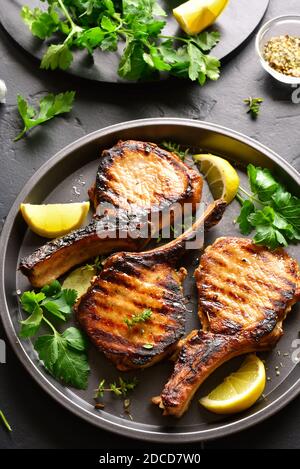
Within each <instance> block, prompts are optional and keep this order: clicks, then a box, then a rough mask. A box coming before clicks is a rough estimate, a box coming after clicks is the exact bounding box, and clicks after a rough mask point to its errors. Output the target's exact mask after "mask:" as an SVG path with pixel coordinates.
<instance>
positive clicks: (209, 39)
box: [193, 31, 221, 52]
mask: <svg viewBox="0 0 300 469" xmlns="http://www.w3.org/2000/svg"><path fill="white" fill-rule="evenodd" d="M220 37H221V34H220V33H219V31H210V32H208V31H203V32H202V33H200V34H198V35H196V36H193V42H194V43H195V44H197V46H198V47H200V49H201V50H202V51H204V52H209V51H211V50H212V49H213V48H214V47H215V46H216V45H217V44H218V42H219V41H220Z"/></svg>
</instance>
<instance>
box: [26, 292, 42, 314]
mask: <svg viewBox="0 0 300 469" xmlns="http://www.w3.org/2000/svg"><path fill="white" fill-rule="evenodd" d="M45 298H46V296H45V294H44V293H43V292H42V291H41V292H39V293H35V292H34V291H26V292H24V293H23V294H22V296H21V298H20V300H21V306H22V308H23V309H24V310H25V311H26V312H27V313H33V311H34V310H35V308H36V306H39V304H40V303H41V302H42V301H43V300H44V299H45Z"/></svg>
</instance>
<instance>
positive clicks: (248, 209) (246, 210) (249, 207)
mask: <svg viewBox="0 0 300 469" xmlns="http://www.w3.org/2000/svg"><path fill="white" fill-rule="evenodd" d="M254 211H255V207H254V204H253V203H252V202H251V201H250V200H245V201H244V202H243V206H242V209H241V213H240V215H239V217H238V218H237V223H238V224H239V226H240V231H241V233H242V234H244V235H248V234H250V233H251V231H252V230H253V226H252V225H251V223H250V222H249V220H248V216H249V215H250V214H251V213H253V212H254Z"/></svg>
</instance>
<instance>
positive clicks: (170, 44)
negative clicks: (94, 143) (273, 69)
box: [22, 0, 220, 85]
mask: <svg viewBox="0 0 300 469" xmlns="http://www.w3.org/2000/svg"><path fill="white" fill-rule="evenodd" d="M47 3H48V5H49V8H48V10H47V12H43V11H42V10H40V9H39V8H36V9H33V10H30V9H29V8H28V7H23V9H22V18H23V20H24V22H25V23H26V24H27V25H28V27H29V29H30V30H31V32H32V34H34V35H36V36H38V37H39V38H41V39H42V40H43V39H45V38H48V37H53V38H56V36H54V34H55V35H57V34H60V35H61V36H62V41H61V43H60V44H56V43H55V44H50V46H49V48H48V49H47V51H46V54H45V55H44V57H43V59H42V62H41V67H42V68H45V69H49V68H50V69H51V70H54V69H56V68H61V69H63V70H66V69H67V68H68V67H69V66H70V65H71V63H72V60H73V55H72V49H73V48H74V47H78V48H80V49H83V48H84V49H86V50H87V51H88V53H89V54H93V52H94V50H95V49H96V48H98V47H99V48H100V49H101V50H102V51H116V50H117V49H118V44H119V43H121V44H122V43H123V42H124V40H125V48H124V51H123V54H122V57H121V59H120V62H119V67H118V73H119V75H120V76H121V77H122V78H124V79H127V80H140V79H147V78H148V77H151V76H152V75H153V74H157V71H159V72H169V73H170V74H171V75H174V76H176V77H179V78H189V77H190V79H192V80H193V81H198V83H200V84H201V85H203V84H204V83H205V81H206V79H207V78H209V79H211V80H216V79H217V78H218V77H219V68H220V62H219V61H218V59H216V58H214V57H210V56H209V55H208V53H209V51H210V50H211V49H212V48H213V47H214V46H215V45H216V44H217V42H218V41H219V39H220V34H219V33H218V32H216V31H213V32H211V31H209V32H208V31H204V32H202V33H200V34H198V35H196V36H186V35H182V36H181V37H177V36H172V35H171V36H165V35H164V34H163V29H164V27H165V26H166V21H165V19H164V17H166V15H167V14H166V12H165V11H164V10H163V9H162V8H161V6H160V5H159V3H158V2H157V0H122V1H112V0H102V1H99V0H76V1H71V0H47Z"/></svg>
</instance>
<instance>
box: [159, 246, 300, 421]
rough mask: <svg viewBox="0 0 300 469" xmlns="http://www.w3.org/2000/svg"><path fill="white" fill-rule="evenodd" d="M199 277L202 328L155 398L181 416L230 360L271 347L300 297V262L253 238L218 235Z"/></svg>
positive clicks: (203, 260)
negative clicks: (203, 383)
mask: <svg viewBox="0 0 300 469" xmlns="http://www.w3.org/2000/svg"><path fill="white" fill-rule="evenodd" d="M195 277H196V282H197V289H198V295H199V316H200V320H201V323H202V330H201V331H193V332H192V333H191V334H190V336H189V337H188V338H187V340H186V341H185V343H184V345H183V347H182V349H181V351H180V353H179V356H178V359H177V361H176V363H175V368H174V372H173V374H172V376H171V378H170V380H169V381H168V383H167V384H166V385H165V387H164V389H163V391H162V393H161V395H160V396H159V397H156V398H154V399H153V402H154V403H155V404H158V405H159V406H160V407H161V408H162V409H164V415H174V416H176V417H180V416H181V415H182V414H183V413H184V412H185V411H186V410H187V408H188V406H189V403H190V401H191V399H192V397H193V396H194V394H195V392H196V391H197V389H198V388H199V386H200V385H201V383H202V382H203V381H204V380H205V379H206V378H207V377H208V376H209V375H210V374H211V373H212V372H213V371H214V370H215V369H216V368H218V367H219V366H220V365H222V364H223V363H224V362H226V361H227V360H229V359H231V358H233V357H235V356H237V355H241V354H245V353H249V352H256V351H263V350H269V349H271V348H272V347H273V346H274V345H275V344H276V343H277V341H278V340H279V338H280V337H281V336H282V334H283V329H282V323H283V321H284V319H285V317H286V315H287V313H288V312H289V311H290V309H291V307H292V306H293V305H294V303H296V302H297V301H298V300H299V299H300V273H299V267H298V264H297V262H296V261H295V260H294V259H292V258H291V257H290V256H289V255H288V254H287V253H286V252H285V251H284V250H283V249H277V250H276V251H273V252H272V251H269V250H268V249H267V248H265V247H262V246H258V245H255V244H253V243H252V242H251V240H249V239H243V238H219V239H217V240H216V241H215V243H214V244H213V245H212V246H209V247H208V248H207V249H206V250H205V253H204V254H203V256H202V258H201V261H200V265H199V267H198V269H197V270H196V272H195Z"/></svg>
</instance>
